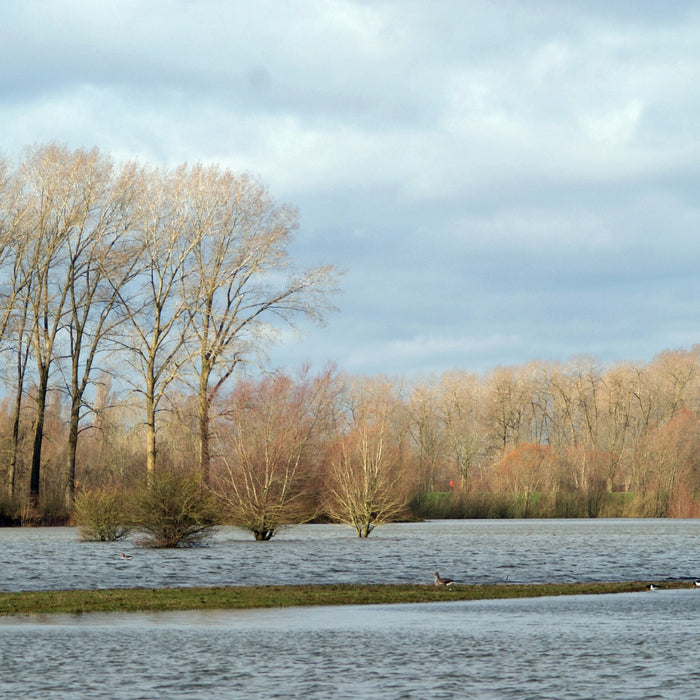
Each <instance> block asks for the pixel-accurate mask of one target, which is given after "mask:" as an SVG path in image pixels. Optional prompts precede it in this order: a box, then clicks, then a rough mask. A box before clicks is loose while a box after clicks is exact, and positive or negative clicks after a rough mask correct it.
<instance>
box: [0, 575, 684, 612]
mask: <svg viewBox="0 0 700 700" xmlns="http://www.w3.org/2000/svg"><path fill="white" fill-rule="evenodd" d="M646 585H647V584H646V582H644V583H641V582H637V581H626V582H604V583H544V584H487V585H460V586H452V587H450V588H436V587H435V586H432V585H362V584H331V585H310V586H250V587H243V586H240V587H239V586H235V587H214V588H155V589H150V588H123V589H104V590H71V591H26V592H20V593H0V615H26V614H48V613H72V614H78V613H89V612H146V611H156V610H159V611H167V610H212V609H220V610H234V609H250V608H283V607H291V606H302V605H370V604H389V603H430V602H437V601H441V602H444V601H454V600H489V599H497V598H537V597H541V596H560V595H582V594H600V593H629V592H633V591H643V590H645V588H646ZM657 585H658V586H659V587H660V588H687V587H688V586H689V585H690V584H689V583H687V582H683V581H678V582H670V583H669V582H667V581H665V582H660V583H658V584H657Z"/></svg>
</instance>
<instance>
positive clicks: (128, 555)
mask: <svg viewBox="0 0 700 700" xmlns="http://www.w3.org/2000/svg"><path fill="white" fill-rule="evenodd" d="M119 558H120V559H131V554H127V553H126V552H122V553H121V554H120V555H119Z"/></svg>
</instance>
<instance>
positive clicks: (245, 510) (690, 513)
mask: <svg viewBox="0 0 700 700" xmlns="http://www.w3.org/2000/svg"><path fill="white" fill-rule="evenodd" d="M297 224H298V215H297V213H296V211H295V210H293V209H292V208H290V207H287V206H284V205H279V204H277V203H275V202H274V200H273V199H272V198H271V196H270V194H269V193H268V191H267V190H266V189H265V188H264V187H263V186H262V185H261V184H260V183H258V182H257V181H255V180H254V179H251V178H249V177H247V176H238V175H234V174H233V173H231V172H229V171H227V170H224V169H221V168H218V167H216V166H210V167H205V166H200V165H197V166H193V167H188V166H185V165H183V166H180V167H178V168H174V169H154V168H149V167H145V166H142V165H139V164H136V163H127V164H121V165H115V164H114V163H113V162H112V161H111V159H110V158H108V157H106V156H104V155H102V154H100V153H99V151H97V150H91V151H85V150H69V149H67V148H65V147H62V146H57V145H55V144H49V145H44V146H37V147H33V148H30V149H27V150H26V151H25V152H24V154H23V156H22V157H21V158H20V159H19V160H18V161H17V162H9V161H7V160H3V159H0V238H1V241H0V242H1V244H2V245H1V247H0V371H1V372H2V381H3V383H4V385H5V387H6V391H5V393H4V396H3V400H2V403H1V404H0V454H1V456H2V462H0V478H2V485H1V488H0V521H4V522H11V523H16V522H27V523H30V522H51V521H55V522H58V521H65V519H66V518H67V517H69V516H70V514H71V510H72V505H73V499H74V496H75V494H76V490H80V491H89V490H95V489H116V490H120V491H122V492H123V493H125V494H126V493H127V492H128V490H129V488H131V486H132V485H133V484H134V483H135V482H137V481H138V480H140V479H143V477H144V476H145V475H150V476H151V477H153V475H155V474H157V473H161V474H162V473H169V472H172V473H173V474H180V473H182V472H186V473H193V474H195V475H197V477H198V478H199V479H200V481H201V483H202V484H203V485H204V487H205V488H206V489H207V491H208V492H209V493H211V494H213V495H215V496H216V498H217V502H218V503H220V504H221V505H222V515H221V517H222V519H224V520H225V521H226V522H232V523H235V524H237V525H240V526H241V527H245V528H247V529H248V530H250V531H251V532H253V533H254V534H255V536H256V537H258V538H259V539H269V538H270V537H272V536H273V534H274V533H275V532H276V531H277V529H278V528H279V527H280V526H282V525H284V524H288V523H298V522H308V521H311V520H319V519H330V520H332V521H337V522H346V523H349V524H351V525H352V526H353V527H355V529H356V531H357V532H358V534H360V535H361V536H367V535H369V533H370V532H371V531H372V530H373V529H374V527H376V526H377V525H380V524H381V523H382V522H386V521H388V520H394V519H397V518H404V517H416V516H417V517H420V516H426V515H427V516H432V517H499V516H520V517H533V516H552V515H557V516H585V517H595V516H601V515H615V516H618V515H626V516H654V517H661V516H676V517H696V516H699V515H700V456H698V455H700V451H699V450H698V449H697V448H698V435H700V422H699V421H700V347H698V346H696V347H693V348H691V349H689V350H686V349H680V350H675V351H666V352H663V353H661V354H660V355H659V356H658V357H656V358H655V359H654V360H653V361H651V362H649V363H618V364H616V365H613V366H603V365H601V364H600V363H599V362H598V361H597V360H596V359H595V358H586V357H580V358H574V359H572V360H570V361H569V362H567V363H548V362H538V361H535V362H531V363H528V364H525V365H522V366H516V367H496V368H494V369H493V370H491V371H490V372H487V373H485V374H483V375H477V374H473V373H469V372H467V371H459V370H456V371H451V372H445V373H443V374H440V375H436V376H432V377H429V378H419V379H410V380H409V379H406V378H401V377H396V378H392V377H359V376H351V375H339V374H338V373H337V372H336V371H335V370H333V369H332V368H330V369H329V368H326V369H323V370H320V371H317V372H316V373H314V372H312V370H311V369H310V368H302V369H300V370H299V371H298V372H296V373H291V372H285V371H277V372H273V371H267V372H264V371H260V370H255V371H248V370H247V368H248V367H252V363H253V362H254V361H255V360H259V359H260V358H263V357H264V351H265V348H266V347H267V345H268V343H269V342H271V341H272V336H273V335H274V333H275V329H276V328H278V325H277V324H279V323H282V324H292V325H293V324H295V323H296V322H297V321H298V320H299V319H303V318H306V319H312V320H314V321H319V322H322V321H323V318H324V316H325V314H326V313H327V312H328V311H329V310H330V309H331V308H332V307H331V305H330V303H329V298H330V295H331V294H332V293H333V291H335V288H336V284H337V280H338V274H337V272H336V271H335V270H334V268H333V267H330V266H319V267H315V268H312V269H309V270H304V271H301V272H296V271H295V270H294V268H293V265H292V261H291V260H289V258H288V245H289V242H290V240H291V236H292V234H293V232H294V230H295V229H296V227H297Z"/></svg>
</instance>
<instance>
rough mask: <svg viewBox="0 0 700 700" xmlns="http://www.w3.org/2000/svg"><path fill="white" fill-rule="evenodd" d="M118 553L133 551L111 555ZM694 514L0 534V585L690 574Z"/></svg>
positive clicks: (698, 566) (699, 548) (698, 543)
mask: <svg viewBox="0 0 700 700" xmlns="http://www.w3.org/2000/svg"><path fill="white" fill-rule="evenodd" d="M124 550H126V551H127V552H128V554H129V555H131V556H132V557H133V558H132V559H130V560H122V559H120V558H119V554H120V552H122V551H124ZM699 554H700V520H458V521H444V520H443V521H432V522H425V523H401V524H396V525H386V526H384V527H381V528H378V529H377V530H376V531H375V532H374V533H372V535H370V537H369V538H367V539H365V540H361V539H359V538H358V537H356V536H355V535H354V532H353V531H352V530H350V529H348V528H344V527H341V526H337V525H303V526H300V527H297V528H293V529H289V530H286V531H283V532H281V533H280V534H279V535H278V536H276V537H275V538H274V539H273V540H271V541H270V542H256V541H255V540H253V539H252V536H250V535H248V534H247V533H245V532H243V531H240V530H236V529H234V528H222V529H221V530H219V531H218V532H217V534H216V536H215V538H214V539H213V541H212V542H211V544H210V545H209V546H206V547H200V548H195V549H179V550H151V549H146V548H142V547H137V546H136V545H135V544H134V543H133V542H131V541H127V542H121V543H92V542H81V541H79V539H78V536H77V533H76V531H75V529H73V528H37V529H31V528H5V529H0V590H4V591H18V590H47V589H65V588H130V587H143V588H154V587H164V586H221V585H224V586H237V585H259V584H296V583H431V582H432V577H433V573H434V572H435V571H439V572H440V573H441V574H443V575H446V576H449V577H451V578H454V579H459V580H460V581H464V582H466V583H488V582H497V581H506V580H507V581H510V582H549V581H562V582H567V581H591V580H594V581H629V580H645V579H648V580H655V581H656V580H664V579H669V580H672V579H686V578H696V577H700V556H699Z"/></svg>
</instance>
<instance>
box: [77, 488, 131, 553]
mask: <svg viewBox="0 0 700 700" xmlns="http://www.w3.org/2000/svg"><path fill="white" fill-rule="evenodd" d="M123 502H124V496H123V494H122V493H120V492H118V491H117V490H116V489H93V490H90V491H81V492H79V493H78V494H77V495H76V497H75V503H74V509H73V519H74V521H75V524H76V525H77V526H78V534H79V535H80V539H81V540H85V541H86V542H114V541H116V540H120V539H122V538H123V537H126V536H127V535H128V534H129V527H128V525H126V515H125V513H124V507H123Z"/></svg>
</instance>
